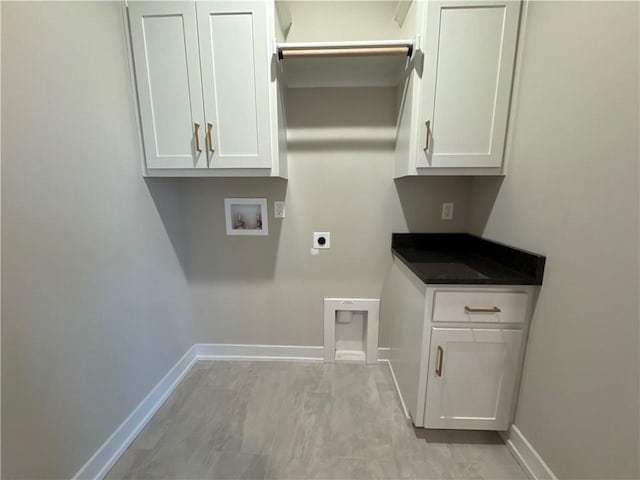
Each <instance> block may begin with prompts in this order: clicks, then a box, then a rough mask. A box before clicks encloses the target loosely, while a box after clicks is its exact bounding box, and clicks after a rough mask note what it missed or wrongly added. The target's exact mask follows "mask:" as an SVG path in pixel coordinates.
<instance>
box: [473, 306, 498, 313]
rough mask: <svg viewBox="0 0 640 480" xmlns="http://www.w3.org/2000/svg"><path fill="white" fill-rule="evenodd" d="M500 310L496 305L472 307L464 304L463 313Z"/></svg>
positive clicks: (495, 311)
mask: <svg viewBox="0 0 640 480" xmlns="http://www.w3.org/2000/svg"><path fill="white" fill-rule="evenodd" d="M501 311H502V310H500V309H499V308H498V307H492V308H472V307H468V306H466V305H465V306H464V313H500V312H501Z"/></svg>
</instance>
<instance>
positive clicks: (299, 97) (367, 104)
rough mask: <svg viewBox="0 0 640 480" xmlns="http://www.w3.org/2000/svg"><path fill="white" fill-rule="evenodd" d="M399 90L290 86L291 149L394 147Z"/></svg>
mask: <svg viewBox="0 0 640 480" xmlns="http://www.w3.org/2000/svg"><path fill="white" fill-rule="evenodd" d="M395 94H396V93H395V89H394V88H390V87H360V88H298V89H289V90H288V91H287V100H286V102H287V143H288V145H289V150H290V151H314V152H326V151H334V150H336V151H358V152H362V151H370V150H388V151H393V146H394V142H395V118H396V114H397V112H396V111H395V109H396V105H395V102H394V101H393V99H394V98H395ZM390 100H391V101H390Z"/></svg>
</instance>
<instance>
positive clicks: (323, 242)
mask: <svg viewBox="0 0 640 480" xmlns="http://www.w3.org/2000/svg"><path fill="white" fill-rule="evenodd" d="M313 248H323V249H327V248H331V234H330V233H329V232H313Z"/></svg>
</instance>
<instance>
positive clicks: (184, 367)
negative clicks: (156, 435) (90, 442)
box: [73, 345, 197, 480]
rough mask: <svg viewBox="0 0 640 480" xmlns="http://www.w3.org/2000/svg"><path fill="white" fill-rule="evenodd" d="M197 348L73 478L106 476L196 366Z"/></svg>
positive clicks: (173, 369) (186, 356) (162, 381)
mask: <svg viewBox="0 0 640 480" xmlns="http://www.w3.org/2000/svg"><path fill="white" fill-rule="evenodd" d="M196 361H197V357H196V348H195V345H194V346H193V347H191V348H190V349H189V350H187V352H186V353H185V354H184V355H183V356H182V358H181V359H180V360H178V362H177V363H176V364H175V365H174V366H173V368H172V369H171V370H169V373H167V374H166V375H165V376H164V378H163V379H162V380H160V381H159V382H158V384H157V385H156V386H155V387H153V390H151V392H149V394H148V395H147V396H146V397H145V398H144V400H142V402H140V404H139V405H138V406H137V407H136V408H135V409H134V410H133V412H131V414H130V415H129V416H128V417H127V418H126V419H125V421H124V422H122V423H121V424H120V426H119V427H118V428H117V429H116V431H115V432H113V433H112V434H111V436H110V437H109V438H108V439H107V440H106V441H105V442H104V443H103V444H102V446H101V447H100V448H99V449H98V451H97V452H96V453H94V454H93V456H92V457H91V458H90V459H89V460H88V461H87V463H85V464H84V465H83V467H82V468H81V469H80V470H79V471H78V473H76V474H75V475H74V476H73V479H74V480H75V479H81V478H91V479H101V478H104V476H105V475H106V474H107V473H109V470H111V468H112V467H113V465H115V463H116V462H117V461H118V459H119V458H120V456H121V455H122V454H123V453H124V452H125V450H126V449H127V448H128V447H129V445H130V444H131V442H133V440H135V438H136V436H137V435H138V434H139V433H140V432H141V431H142V429H143V428H144V426H145V425H146V424H147V422H148V421H149V420H151V417H153V415H154V414H155V413H156V412H157V411H158V409H159V408H160V407H161V406H162V404H163V403H164V402H165V401H166V400H167V398H169V395H170V394H171V392H173V390H174V389H175V388H176V386H177V385H178V384H179V383H180V380H182V378H183V377H184V376H185V375H186V374H187V373H188V372H189V370H191V367H192V366H193V365H194V364H195V363H196Z"/></svg>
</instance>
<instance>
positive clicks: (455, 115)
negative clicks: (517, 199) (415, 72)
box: [416, 0, 520, 168]
mask: <svg viewBox="0 0 640 480" xmlns="http://www.w3.org/2000/svg"><path fill="white" fill-rule="evenodd" d="M519 14H520V2H516V1H508V0H502V1H491V0H480V1H458V0H452V1H429V2H428V3H427V16H426V21H425V36H424V49H423V50H424V54H425V64H424V73H423V87H422V88H423V91H422V99H423V104H422V121H421V125H420V128H421V129H422V131H423V132H424V133H423V134H422V136H421V137H422V139H423V141H424V143H423V144H422V145H420V148H419V151H418V155H417V161H416V167H418V168H428V167H466V168H474V167H500V166H501V165H502V157H503V152H504V142H505V134H506V127H507V116H508V111H509V99H510V95H511V84H512V78H513V65H514V57H515V50H516V41H517V34H518V22H519ZM427 124H428V126H427ZM427 137H428V138H427Z"/></svg>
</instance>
